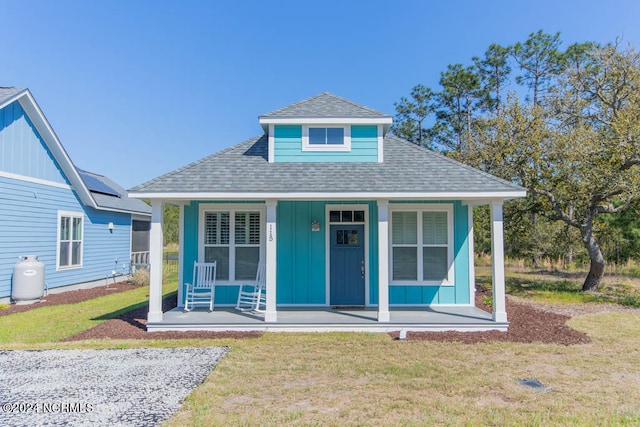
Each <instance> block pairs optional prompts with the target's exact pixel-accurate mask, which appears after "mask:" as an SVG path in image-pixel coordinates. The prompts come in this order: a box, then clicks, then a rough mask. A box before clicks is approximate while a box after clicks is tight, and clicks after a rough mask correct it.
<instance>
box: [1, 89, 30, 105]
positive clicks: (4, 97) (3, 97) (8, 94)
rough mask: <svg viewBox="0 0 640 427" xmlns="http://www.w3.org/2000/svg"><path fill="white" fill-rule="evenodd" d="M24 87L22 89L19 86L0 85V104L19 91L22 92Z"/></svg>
mask: <svg viewBox="0 0 640 427" xmlns="http://www.w3.org/2000/svg"><path fill="white" fill-rule="evenodd" d="M24 91H26V89H22V88H19V87H5V86H0V105H2V104H3V103H4V102H5V101H7V100H8V99H11V98H13V97H14V96H15V95H17V94H18V93H20V92H24Z"/></svg>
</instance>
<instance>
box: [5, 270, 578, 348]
mask: <svg viewBox="0 0 640 427" xmlns="http://www.w3.org/2000/svg"><path fill="white" fill-rule="evenodd" d="M134 287H135V286H134V285H132V284H129V283H126V282H123V283H117V284H115V285H109V286H103V287H98V288H92V289H83V290H78V291H70V292H64V293H60V294H53V295H48V296H47V297H46V298H45V299H46V301H45V302H41V303H37V304H30V305H12V306H10V307H8V308H6V309H2V310H0V316H5V315H8V314H12V313H17V312H21V311H26V310H32V309H34V308H38V307H43V306H46V305H57V304H73V303H77V302H81V301H85V300H87V299H91V298H97V297H99V296H103V295H109V294H112V293H114V292H122V291H126V290H129V289H133V288H134ZM484 296H490V292H488V291H487V290H485V289H482V288H480V287H479V288H478V289H477V292H476V306H477V307H479V308H482V309H484V310H485V311H488V312H491V308H490V307H488V306H486V305H485V304H484V300H483V297H484ZM176 302H177V296H176V295H175V294H174V295H172V296H169V297H167V298H165V299H164V301H163V310H164V311H167V310H170V309H172V308H173V307H175V306H176ZM147 312H148V305H144V306H142V307H140V308H137V309H135V310H132V311H130V312H128V313H124V314H122V315H120V316H118V317H116V318H114V319H110V320H107V321H106V322H104V323H102V324H100V325H98V326H96V327H94V328H91V329H88V330H86V331H84V332H81V333H79V334H77V335H73V336H71V337H67V338H65V339H63V341H78V340H87V339H105V338H107V339H158V338H160V339H179V338H205V339H206V338H209V339H213V338H257V337H260V336H262V332H205V331H193V332H152V333H149V332H147V331H146V322H147V321H146V316H147ZM507 317H508V319H509V322H510V323H509V330H508V332H499V331H488V332H453V331H452V332H408V333H407V339H408V340H430V341H453V342H461V343H467V344H474V343H478V342H488V341H510V342H522V343H529V342H543V343H550V344H551V343H553V344H562V345H573V344H585V343H588V342H590V340H589V338H588V337H587V335H586V334H583V333H581V332H578V331H575V330H573V329H571V328H569V327H568V326H566V321H567V320H568V319H569V317H568V316H563V315H559V314H554V313H548V312H546V311H542V310H540V309H538V308H536V307H535V306H533V305H529V304H523V303H518V302H515V301H513V300H511V299H509V298H507ZM390 335H391V336H392V337H393V338H397V337H398V333H397V332H394V333H390Z"/></svg>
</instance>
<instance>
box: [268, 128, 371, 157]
mask: <svg viewBox="0 0 640 427" xmlns="http://www.w3.org/2000/svg"><path fill="white" fill-rule="evenodd" d="M319 126H320V125H319ZM274 161H275V162H377V161H378V128H377V126H365V125H363V126H356V125H352V126H351V151H348V152H325V151H302V126H300V125H275V126H274Z"/></svg>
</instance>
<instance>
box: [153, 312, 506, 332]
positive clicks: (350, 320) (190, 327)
mask: <svg viewBox="0 0 640 427" xmlns="http://www.w3.org/2000/svg"><path fill="white" fill-rule="evenodd" d="M377 315H378V311H377V309H376V308H370V309H331V308H329V307H327V308H278V320H277V322H269V323H266V322H265V321H264V314H263V313H256V312H240V311H237V310H235V309H234V308H231V307H220V308H216V309H215V310H214V311H213V312H211V313H209V312H208V311H207V309H206V307H203V308H196V309H195V310H193V311H190V312H188V313H185V312H183V311H182V308H174V309H173V310H170V311H167V312H165V313H164V314H163V317H162V321H160V322H152V323H151V322H150V323H148V324H147V330H148V331H151V332H152V331H219V332H220V331H270V332H333V331H335V332H393V331H399V330H402V329H404V330H406V331H410V332H437V331H488V330H500V331H506V330H507V327H508V326H509V323H508V322H494V321H493V319H492V318H491V314H489V313H487V312H486V311H483V310H481V309H479V308H476V307H471V306H463V307H436V308H434V307H425V308H423V307H420V308H391V309H390V321H389V322H378V320H377Z"/></svg>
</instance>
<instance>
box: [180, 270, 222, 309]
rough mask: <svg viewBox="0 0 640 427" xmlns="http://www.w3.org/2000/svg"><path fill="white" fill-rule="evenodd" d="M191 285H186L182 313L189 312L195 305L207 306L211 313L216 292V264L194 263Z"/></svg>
mask: <svg viewBox="0 0 640 427" xmlns="http://www.w3.org/2000/svg"><path fill="white" fill-rule="evenodd" d="M192 282H193V283H186V285H187V293H186V298H185V301H184V311H191V310H192V309H193V306H194V305H196V304H209V311H213V299H214V296H215V290H216V263H215V262H195V263H194V264H193V279H192Z"/></svg>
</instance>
